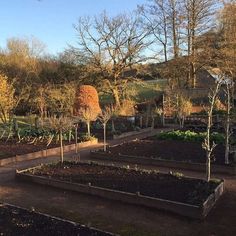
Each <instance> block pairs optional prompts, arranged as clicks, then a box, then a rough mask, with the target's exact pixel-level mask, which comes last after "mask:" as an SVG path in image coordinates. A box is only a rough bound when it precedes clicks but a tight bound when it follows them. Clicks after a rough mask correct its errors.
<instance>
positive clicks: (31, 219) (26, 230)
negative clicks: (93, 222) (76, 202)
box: [0, 205, 111, 236]
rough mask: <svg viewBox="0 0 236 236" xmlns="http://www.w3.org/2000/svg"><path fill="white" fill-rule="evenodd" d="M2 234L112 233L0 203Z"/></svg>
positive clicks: (91, 235)
mask: <svg viewBox="0 0 236 236" xmlns="http://www.w3.org/2000/svg"><path fill="white" fill-rule="evenodd" d="M0 235H3V236H5V235H6V236H8V235H11V236H19V235H24V236H27V235H28V236H32V235H45V236H46V235H57V236H59V235H61V236H62V235H65V236H73V235H74V236H77V235H79V236H108V235H111V234H109V233H105V232H101V231H98V230H95V229H90V228H88V227H85V226H80V225H78V224H76V225H74V224H72V223H70V222H64V221H61V220H59V219H55V218H52V217H49V216H45V215H42V214H38V213H36V212H33V211H28V210H25V209H21V208H18V207H13V206H9V205H0Z"/></svg>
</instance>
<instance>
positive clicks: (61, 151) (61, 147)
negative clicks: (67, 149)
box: [59, 130, 64, 163]
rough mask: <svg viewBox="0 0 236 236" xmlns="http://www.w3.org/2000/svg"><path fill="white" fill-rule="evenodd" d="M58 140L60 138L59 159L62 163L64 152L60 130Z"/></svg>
mask: <svg viewBox="0 0 236 236" xmlns="http://www.w3.org/2000/svg"><path fill="white" fill-rule="evenodd" d="M59 138H60V157H61V163H63V161H64V150H63V142H62V139H63V137H62V130H60V133H59Z"/></svg>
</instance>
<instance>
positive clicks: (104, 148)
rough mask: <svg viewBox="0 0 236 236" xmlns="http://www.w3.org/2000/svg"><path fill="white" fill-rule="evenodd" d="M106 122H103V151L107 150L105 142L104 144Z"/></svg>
mask: <svg viewBox="0 0 236 236" xmlns="http://www.w3.org/2000/svg"><path fill="white" fill-rule="evenodd" d="M106 142H107V140H106V123H104V124H103V150H104V152H106V151H107V144H106Z"/></svg>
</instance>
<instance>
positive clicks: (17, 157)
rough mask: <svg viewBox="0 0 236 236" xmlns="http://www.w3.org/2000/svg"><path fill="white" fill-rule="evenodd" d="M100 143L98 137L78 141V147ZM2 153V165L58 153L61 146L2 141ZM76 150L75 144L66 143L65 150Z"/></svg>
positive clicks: (0, 159)
mask: <svg viewBox="0 0 236 236" xmlns="http://www.w3.org/2000/svg"><path fill="white" fill-rule="evenodd" d="M97 143H98V140H97V139H94V140H92V141H85V142H81V143H78V148H84V147H88V146H91V145H95V144H97ZM57 146H58V145H57ZM0 150H1V151H0V153H3V154H4V153H5V155H2V156H0V166H3V165H7V164H10V163H14V162H19V161H26V160H33V159H37V158H41V157H48V156H52V155H58V154H59V153H60V147H55V146H54V147H53V148H48V149H47V148H45V145H33V144H24V143H13V142H12V143H10V142H7V143H5V142H1V143H0ZM73 150H75V144H69V145H64V151H65V152H69V151H73Z"/></svg>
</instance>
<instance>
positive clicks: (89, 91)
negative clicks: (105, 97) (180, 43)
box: [74, 85, 101, 120]
mask: <svg viewBox="0 0 236 236" xmlns="http://www.w3.org/2000/svg"><path fill="white" fill-rule="evenodd" d="M85 109H88V110H91V111H93V116H94V117H93V120H95V119H96V118H97V116H98V114H99V113H100V112H101V108H100V106H99V99H98V93H97V90H96V89H95V88H94V87H93V86H90V85H82V86H80V87H79V89H78V90H77V91H76V96H75V104H74V114H75V115H78V116H79V115H80V113H81V111H83V110H85Z"/></svg>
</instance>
